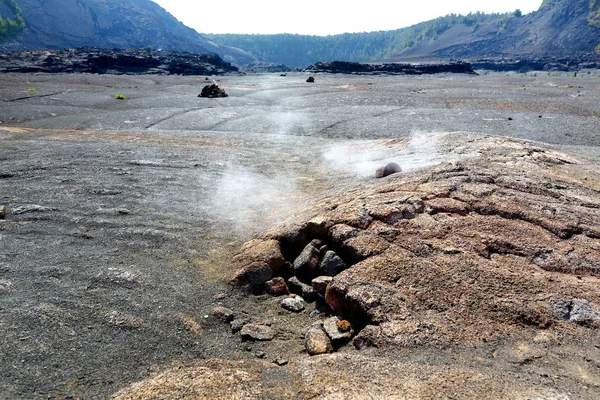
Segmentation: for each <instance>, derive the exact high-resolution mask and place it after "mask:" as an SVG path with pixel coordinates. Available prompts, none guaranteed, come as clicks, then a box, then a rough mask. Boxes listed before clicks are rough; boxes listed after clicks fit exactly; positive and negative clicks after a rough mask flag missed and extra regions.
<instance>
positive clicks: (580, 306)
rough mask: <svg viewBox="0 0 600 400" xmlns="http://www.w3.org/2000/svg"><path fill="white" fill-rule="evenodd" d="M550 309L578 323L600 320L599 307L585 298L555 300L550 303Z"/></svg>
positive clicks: (563, 317) (559, 315) (561, 316)
mask: <svg viewBox="0 0 600 400" xmlns="http://www.w3.org/2000/svg"><path fill="white" fill-rule="evenodd" d="M552 311H553V312H554V314H556V315H557V316H558V317H560V318H562V319H565V320H567V321H571V322H577V323H579V324H584V325H585V324H590V323H593V322H598V321H600V308H598V307H596V306H594V305H593V304H591V303H590V302H589V301H587V300H585V299H571V300H559V301H556V302H554V303H553V304H552Z"/></svg>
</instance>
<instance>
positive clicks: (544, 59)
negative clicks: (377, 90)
mask: <svg viewBox="0 0 600 400" xmlns="http://www.w3.org/2000/svg"><path fill="white" fill-rule="evenodd" d="M599 7H600V2H598V1H596V0H547V1H544V3H543V4H542V6H541V7H540V9H539V10H538V11H536V12H533V13H531V14H528V15H521V14H520V13H506V14H490V15H486V14H482V13H473V14H469V15H467V16H458V15H454V14H451V15H447V16H445V17H440V18H436V19H434V20H430V21H425V22H422V23H419V24H416V25H413V26H410V27H406V28H401V29H398V30H394V31H382V32H366V33H346V34H343V35H332V36H327V37H318V36H306V35H290V34H281V35H212V36H211V38H212V39H213V40H215V41H217V42H219V43H222V44H225V45H229V46H235V47H239V48H242V49H245V50H247V51H248V52H250V53H252V54H254V55H256V56H259V57H263V58H265V59H267V60H268V61H271V62H278V63H284V64H287V65H290V66H300V67H305V66H306V65H309V64H313V63H315V62H317V61H331V60H341V61H353V62H365V61H373V60H378V61H381V60H385V61H395V62H396V61H397V62H406V61H410V60H436V61H438V60H448V59H462V60H467V61H470V62H472V63H474V61H476V60H479V59H482V58H484V59H491V60H496V61H497V60H498V59H504V60H512V61H513V62H518V61H522V60H523V59H526V60H535V61H536V64H531V65H529V67H528V68H541V69H545V68H546V69H564V67H563V66H564V65H567V67H568V69H580V68H586V67H591V68H596V67H597V62H598V61H599V60H600V8H599ZM565 60H568V62H565ZM594 63H596V64H594ZM509 64H510V63H509ZM509 64H507V63H503V65H502V66H501V67H500V68H499V69H506V66H507V65H509ZM486 65H487V66H488V67H493V66H494V64H493V63H490V62H487V64H486ZM515 69H522V68H521V67H515Z"/></svg>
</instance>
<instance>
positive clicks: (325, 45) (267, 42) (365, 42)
mask: <svg viewBox="0 0 600 400" xmlns="http://www.w3.org/2000/svg"><path fill="white" fill-rule="evenodd" d="M518 14H519V13H503V14H499V13H496V14H485V13H481V12H477V13H470V14H468V15H458V14H449V15H446V16H444V17H439V18H436V19H433V20H430V21H425V22H421V23H419V24H416V25H413V26H409V27H406V28H402V29H397V30H393V31H378V32H364V33H344V34H341V35H330V36H309V35H294V34H277V35H243V34H219V35H205V36H207V37H209V38H210V39H212V40H214V41H215V42H217V43H219V44H222V45H226V46H232V47H237V48H240V49H242V50H245V51H247V52H249V53H250V54H252V55H254V56H256V57H259V58H261V59H264V60H269V61H273V62H278V63H282V64H286V65H288V66H294V67H303V66H307V65H309V64H312V63H314V62H316V61H322V60H343V61H355V62H363V61H369V60H376V59H384V58H390V57H394V56H396V55H397V54H399V53H400V52H402V51H403V50H405V49H407V48H409V47H411V46H413V45H414V44H415V43H418V42H421V41H433V40H435V39H436V38H438V37H439V36H440V35H442V34H444V33H445V32H447V31H448V30H449V29H451V28H453V27H455V26H457V25H464V26H467V27H469V28H471V29H473V30H476V29H478V27H480V26H481V25H484V24H488V23H491V22H497V29H498V31H501V30H502V28H503V26H504V24H505V23H506V21H507V20H508V19H510V18H514V17H518Z"/></svg>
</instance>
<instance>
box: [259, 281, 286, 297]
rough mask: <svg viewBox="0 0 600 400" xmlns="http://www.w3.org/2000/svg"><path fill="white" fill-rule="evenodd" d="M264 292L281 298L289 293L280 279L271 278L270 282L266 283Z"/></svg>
mask: <svg viewBox="0 0 600 400" xmlns="http://www.w3.org/2000/svg"><path fill="white" fill-rule="evenodd" d="M265 290H266V291H267V293H269V294H272V295H273V296H281V295H284V294H289V293H290V290H289V289H288V286H287V285H286V283H285V280H284V279H283V278H281V277H277V278H273V279H271V280H270V281H267V282H266V283H265Z"/></svg>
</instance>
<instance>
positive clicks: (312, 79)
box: [306, 76, 315, 83]
mask: <svg viewBox="0 0 600 400" xmlns="http://www.w3.org/2000/svg"><path fill="white" fill-rule="evenodd" d="M306 82H307V83H315V78H313V77H312V76H309V77H308V79H307V80H306Z"/></svg>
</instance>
